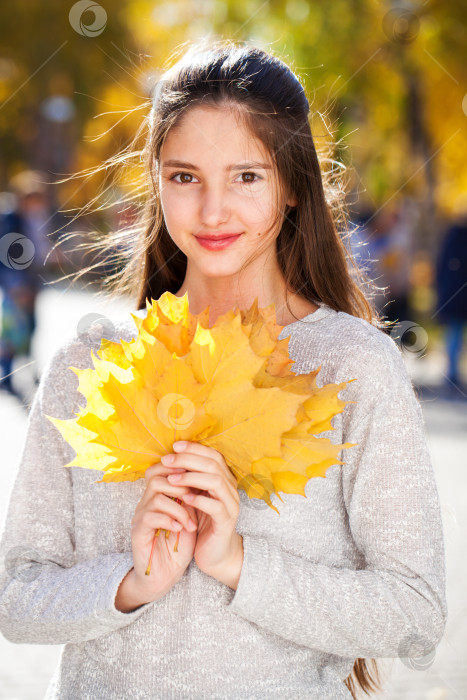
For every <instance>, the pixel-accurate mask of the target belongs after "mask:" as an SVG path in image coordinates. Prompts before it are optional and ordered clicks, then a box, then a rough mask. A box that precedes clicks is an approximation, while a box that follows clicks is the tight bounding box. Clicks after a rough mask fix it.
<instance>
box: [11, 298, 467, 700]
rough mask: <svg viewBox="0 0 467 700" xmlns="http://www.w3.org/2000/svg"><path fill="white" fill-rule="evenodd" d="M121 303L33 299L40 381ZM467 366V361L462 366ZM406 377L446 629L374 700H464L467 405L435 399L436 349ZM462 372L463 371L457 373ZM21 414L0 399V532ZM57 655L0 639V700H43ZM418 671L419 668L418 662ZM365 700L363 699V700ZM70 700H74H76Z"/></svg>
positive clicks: (389, 666)
mask: <svg viewBox="0 0 467 700" xmlns="http://www.w3.org/2000/svg"><path fill="white" fill-rule="evenodd" d="M129 310H130V309H129V307H128V306H127V305H126V303H125V302H117V301H116V302H113V303H112V304H111V305H107V306H104V305H102V303H98V302H97V301H96V298H95V297H94V296H91V295H90V294H89V293H86V292H82V291H71V290H68V291H67V292H66V294H62V290H60V289H57V288H56V287H55V288H52V287H49V288H48V289H47V290H46V291H44V292H43V293H42V294H41V296H40V298H39V305H38V330H37V333H36V337H35V339H34V345H33V350H34V356H35V357H36V358H37V370H38V372H39V373H40V371H41V369H42V367H43V366H44V364H45V362H46V360H47V358H48V356H49V355H50V353H52V352H53V351H54V350H55V348H56V347H57V345H58V344H59V343H60V341H61V339H62V338H64V337H66V336H69V335H70V334H71V333H74V332H75V330H76V328H77V326H78V323H80V321H81V320H82V319H83V317H84V316H85V315H86V314H88V313H101V314H105V315H108V316H109V317H111V318H112V316H113V315H114V314H116V313H119V312H122V311H129ZM465 359H467V358H465ZM26 362H27V360H25V359H23V360H20V359H19V360H18V363H17V369H18V371H17V373H16V374H15V381H16V385H17V387H18V388H20V387H21V389H22V390H23V391H24V392H25V394H26V395H28V396H29V397H30V398H29V402H30V400H31V399H32V396H33V394H34V385H33V384H31V370H32V369H33V366H29V367H24V368H23V369H21V366H22V365H23V364H26ZM407 366H408V368H409V372H410V374H411V376H412V378H413V380H414V382H415V381H416V382H417V383H419V382H422V381H423V379H426V378H428V379H429V381H430V382H431V383H432V386H431V387H429V386H428V387H425V388H424V389H423V392H421V393H420V398H421V403H422V407H423V413H424V417H425V421H426V427H427V434H428V440H429V446H430V451H431V455H432V459H433V464H434V466H435V471H436V478H437V483H438V489H439V494H440V499H441V505H442V513H443V522H444V531H445V540H446V557H447V562H446V565H447V571H448V591H447V593H448V606H449V621H448V625H447V628H446V632H445V635H444V638H443V640H442V641H441V643H440V645H439V646H438V648H437V650H436V654H435V657H434V659H431V658H427V659H425V668H424V669H422V670H409V668H407V666H406V665H405V664H404V663H403V662H402V661H401V660H399V659H396V660H389V659H384V660H380V661H379V664H380V666H381V668H382V670H383V673H384V678H385V684H384V685H385V690H384V692H383V693H382V694H381V695H379V696H378V697H379V698H381V700H459V698H462V699H464V698H466V699H467V602H466V596H465V581H466V580H467V558H466V556H465V541H466V535H467V508H466V503H467V460H466V452H467V449H466V447H467V438H466V436H467V401H466V400H465V399H464V398H463V397H462V396H461V395H460V393H459V394H458V395H457V398H458V399H459V400H452V401H449V402H448V401H444V400H440V399H438V398H437V394H438V391H437V389H436V383H438V382H439V381H440V380H441V379H442V372H443V370H444V366H445V357H444V354H443V351H442V349H441V348H435V349H433V351H432V352H430V353H429V354H427V355H426V356H425V357H424V358H421V359H420V358H419V359H416V360H414V359H413V358H407ZM463 369H464V372H465V370H466V369H467V367H466V365H465V360H464V365H463ZM26 420H27V411H26V410H24V409H23V408H21V406H20V404H19V402H18V401H16V399H14V398H13V397H10V396H4V395H2V394H0V424H1V425H2V427H3V431H2V433H3V435H2V460H1V471H0V483H1V488H0V525H3V522H4V518H5V515H6V508H7V504H8V499H9V493H10V490H11V487H12V485H13V480H14V472H15V469H16V467H17V465H18V461H19V458H20V454H21V450H22V447H23V444H24V439H25V431H26ZM60 651H61V647H56V646H50V647H48V646H38V645H16V644H11V643H10V642H8V641H7V640H6V639H4V638H3V637H2V636H1V635H0V700H42V698H43V696H44V693H45V689H46V687H47V684H48V681H49V678H50V677H51V675H52V672H53V669H54V667H55V665H56V663H57V661H58V658H59V655H60ZM421 665H422V666H423V660H421ZM364 697H367V696H364ZM77 700H79V699H78V698H77Z"/></svg>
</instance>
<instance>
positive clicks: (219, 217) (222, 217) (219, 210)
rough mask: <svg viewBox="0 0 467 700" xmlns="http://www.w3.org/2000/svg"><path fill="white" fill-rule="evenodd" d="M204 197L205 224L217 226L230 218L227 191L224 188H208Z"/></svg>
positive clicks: (203, 220)
mask: <svg viewBox="0 0 467 700" xmlns="http://www.w3.org/2000/svg"><path fill="white" fill-rule="evenodd" d="M202 197H203V199H202V203H201V221H202V223H203V225H204V226H208V227H216V226H218V225H219V224H221V223H224V222H226V221H227V220H228V218H229V215H230V212H229V207H228V204H227V198H226V193H225V191H224V190H223V189H222V188H220V187H218V188H210V189H206V191H205V192H204V193H203V195H202Z"/></svg>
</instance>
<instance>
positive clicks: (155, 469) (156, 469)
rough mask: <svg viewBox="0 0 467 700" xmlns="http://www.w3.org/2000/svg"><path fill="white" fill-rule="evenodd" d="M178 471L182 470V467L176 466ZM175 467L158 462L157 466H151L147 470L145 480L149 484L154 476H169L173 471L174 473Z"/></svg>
mask: <svg viewBox="0 0 467 700" xmlns="http://www.w3.org/2000/svg"><path fill="white" fill-rule="evenodd" d="M175 468H176V469H180V468H181V467H180V465H176V466H175ZM173 469H174V466H173V465H171V464H170V465H169V464H163V463H162V462H156V463H155V464H151V466H150V467H148V468H147V469H146V471H145V472H144V478H145V480H146V482H149V481H150V480H151V479H152V477H153V476H158V475H161V474H162V475H165V474H169V473H170V472H171V471H173Z"/></svg>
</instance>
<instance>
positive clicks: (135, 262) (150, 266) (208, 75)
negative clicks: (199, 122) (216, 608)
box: [77, 39, 388, 698]
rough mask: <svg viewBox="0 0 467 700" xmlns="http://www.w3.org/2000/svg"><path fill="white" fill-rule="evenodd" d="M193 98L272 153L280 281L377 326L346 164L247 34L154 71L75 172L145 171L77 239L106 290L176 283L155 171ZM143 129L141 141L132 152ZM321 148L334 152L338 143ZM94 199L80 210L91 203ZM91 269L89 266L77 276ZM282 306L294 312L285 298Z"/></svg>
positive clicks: (371, 687) (376, 683)
mask: <svg viewBox="0 0 467 700" xmlns="http://www.w3.org/2000/svg"><path fill="white" fill-rule="evenodd" d="M148 106H149V102H148ZM196 106H203V107H217V108H219V107H222V108H225V107H227V108H228V109H229V110H231V111H232V110H233V113H234V114H235V115H236V116H237V117H238V119H239V120H240V123H241V124H243V125H245V126H246V127H247V130H248V132H249V133H250V134H252V135H254V136H255V137H256V138H257V139H259V140H260V141H261V143H262V144H263V145H264V147H265V151H266V152H267V153H268V154H269V155H270V156H271V158H272V159H273V162H274V167H275V169H276V172H277V174H278V181H279V183H280V188H279V189H280V192H279V198H278V203H277V218H278V220H279V222H281V223H280V231H279V234H278V236H277V238H276V253H277V260H278V263H279V266H280V268H281V271H282V273H283V275H284V279H285V281H286V287H287V289H289V290H292V292H293V293H295V294H299V295H300V296H302V297H303V298H305V299H307V300H309V301H310V302H313V303H317V304H319V303H325V304H327V305H328V306H330V307H331V308H332V309H335V310H336V311H344V312H346V313H348V314H351V315H353V316H357V317H359V318H362V319H365V320H366V321H368V322H369V323H371V324H373V325H375V326H378V327H383V328H384V327H385V326H386V325H387V323H388V322H387V321H384V320H382V318H381V317H380V315H379V312H378V311H377V309H376V307H375V304H374V301H373V299H372V295H373V294H374V291H375V290H380V289H381V288H378V287H376V286H375V285H374V283H373V281H372V280H371V279H369V278H368V277H367V275H366V274H365V272H364V269H363V268H362V267H359V266H358V264H357V263H356V262H355V259H354V257H353V255H352V253H351V250H350V248H349V247H348V246H347V245H346V241H347V239H348V237H349V236H350V235H351V234H350V233H349V228H348V224H347V215H346V213H345V211H346V210H345V204H344V201H345V188H344V187H343V185H342V175H343V173H344V171H345V168H344V167H343V166H342V164H341V163H339V162H338V161H337V160H335V159H334V157H328V156H327V155H326V154H324V155H323V156H322V157H321V158H320V159H318V156H317V152H316V149H315V144H314V140H313V136H312V133H311V128H310V123H309V115H310V105H309V102H308V99H307V97H306V95H305V91H304V88H303V87H302V85H301V83H300V81H299V79H298V78H297V77H296V75H295V74H294V72H293V71H292V70H291V69H290V68H289V67H288V66H287V65H286V64H285V63H284V62H282V61H281V60H280V59H279V58H277V57H275V56H274V55H272V54H271V53H269V52H266V51H264V50H262V49H260V48H258V47H255V46H251V45H249V44H247V43H246V42H244V43H233V42H231V41H230V40H211V39H207V40H206V39H205V40H201V41H199V42H196V43H195V44H192V45H191V46H190V47H189V49H188V50H187V51H186V53H185V54H184V55H183V56H182V57H181V58H179V60H177V62H176V63H175V64H173V65H172V66H171V67H169V68H167V69H166V70H165V72H164V73H163V74H162V76H161V77H160V79H159V81H158V83H157V85H156V89H155V91H154V95H153V98H152V100H151V109H150V113H149V115H147V116H146V118H145V119H144V121H143V124H142V126H141V128H140V131H139V132H138V134H137V136H136V138H135V140H134V141H133V143H132V144H130V146H129V148H128V149H125V150H124V151H122V152H121V153H120V154H118V155H117V156H113V157H111V158H110V159H108V161H106V162H105V163H104V165H101V166H100V167H99V168H95V169H90V170H87V171H82V173H80V175H81V174H85V175H87V174H94V173H95V172H97V171H99V170H103V169H104V168H105V169H107V168H109V167H110V166H114V165H117V166H120V165H122V164H125V163H129V162H131V161H132V159H133V160H134V159H135V157H136V160H137V161H138V160H139V162H140V164H142V167H143V169H144V173H145V180H144V182H146V183H147V186H146V185H144V184H143V190H144V191H142V190H141V191H139V192H137V193H136V194H135V195H134V196H132V197H130V201H131V200H132V201H140V202H141V204H140V209H139V215H138V217H137V220H136V222H135V223H133V224H132V225H130V226H128V227H126V228H124V229H123V230H119V231H111V232H110V233H108V234H106V235H105V236H100V235H98V236H97V239H94V240H93V241H92V243H91V244H89V243H87V244H86V243H85V244H81V246H79V247H81V248H83V247H84V248H89V249H91V250H93V251H95V250H100V251H102V253H104V254H106V253H107V254H108V258H107V260H110V261H112V263H115V262H117V263H118V269H117V272H115V273H114V274H113V275H109V276H108V277H107V279H106V280H105V281H104V284H103V286H104V287H107V289H109V288H110V292H111V294H113V293H117V294H120V293H122V292H125V293H130V294H131V295H135V297H136V300H137V308H138V309H141V308H144V306H145V302H146V299H148V300H151V299H158V298H159V297H160V296H161V295H162V294H163V293H164V292H166V291H169V292H171V293H176V292H177V291H178V290H179V289H180V287H181V286H182V284H183V281H184V279H185V273H186V267H187V258H186V256H185V254H184V253H183V252H182V251H181V250H180V249H179V248H178V247H177V246H176V244H175V243H174V241H173V240H172V238H171V236H170V235H169V233H168V231H167V228H166V225H165V222H164V217H163V213H162V208H161V202H160V196H159V183H158V169H159V167H160V153H161V148H162V146H163V144H164V141H165V138H166V137H167V134H168V132H169V131H170V130H171V129H173V128H174V127H175V126H177V125H179V124H180V120H181V119H182V118H183V117H184V115H186V114H187V112H188V111H189V110H191V109H193V108H194V107H196ZM142 135H144V139H145V141H144V146H143V148H142V149H141V150H135V144H136V143H137V140H138V139H139V138H140V137H141V136H142ZM324 146H325V148H327V150H328V152H331V153H332V148H333V147H335V144H332V143H331V145H330V144H329V142H326V143H325V144H324ZM325 148H323V153H324V150H325ZM332 155H334V154H332ZM285 193H287V194H293V195H294V196H295V197H296V200H297V202H298V203H297V205H296V206H293V207H291V206H284V202H285V198H284V194H285ZM94 203H95V200H92V201H91V202H90V204H89V205H87V206H86V207H85V208H84V209H83V210H81V212H80V213H85V212H86V211H89V210H90V209H91V210H92V205H93V204H94ZM104 208H105V207H104ZM100 262H102V256H101V261H100ZM99 264H100V263H99V262H98V263H97V265H99ZM92 269H93V267H92V266H91V267H86V268H84V269H83V270H81V271H80V272H79V273H78V275H77V276H80V275H81V274H84V273H85V272H87V271H90V270H92ZM242 269H243V268H242ZM287 307H288V309H289V311H290V312H291V313H292V311H291V309H290V307H289V305H288V303H287ZM367 661H368V665H367ZM380 682H381V681H380V677H379V671H378V667H377V664H376V661H375V660H374V659H368V660H367V659H364V658H358V659H356V661H355V663H354V666H353V669H352V672H351V674H350V675H349V676H348V678H346V680H345V684H346V686H347V688H348V689H349V690H350V692H351V694H352V696H353V697H354V698H356V697H357V695H356V691H357V689H358V688H360V689H361V690H362V691H363V692H365V693H366V694H370V693H372V692H377V691H378V690H380Z"/></svg>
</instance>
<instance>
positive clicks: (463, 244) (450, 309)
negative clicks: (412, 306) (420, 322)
mask: <svg viewBox="0 0 467 700" xmlns="http://www.w3.org/2000/svg"><path fill="white" fill-rule="evenodd" d="M436 287H437V295H438V306H437V312H436V314H435V315H436V316H437V319H438V321H439V322H440V323H441V324H443V325H445V335H444V340H445V344H446V353H447V357H448V367H447V375H446V378H445V384H444V387H443V390H444V393H446V394H449V395H452V396H456V397H457V398H460V397H461V394H463V395H464V397H465V398H467V387H466V386H465V384H464V385H463V384H462V382H461V377H460V359H461V351H462V345H463V334H464V329H465V326H466V324H467V195H464V197H463V199H462V202H458V204H457V206H456V214H455V218H454V220H453V222H452V224H451V225H450V226H449V227H448V229H447V231H446V233H445V235H444V238H443V240H442V242H441V246H440V249H439V253H438V258H437V262H436Z"/></svg>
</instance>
